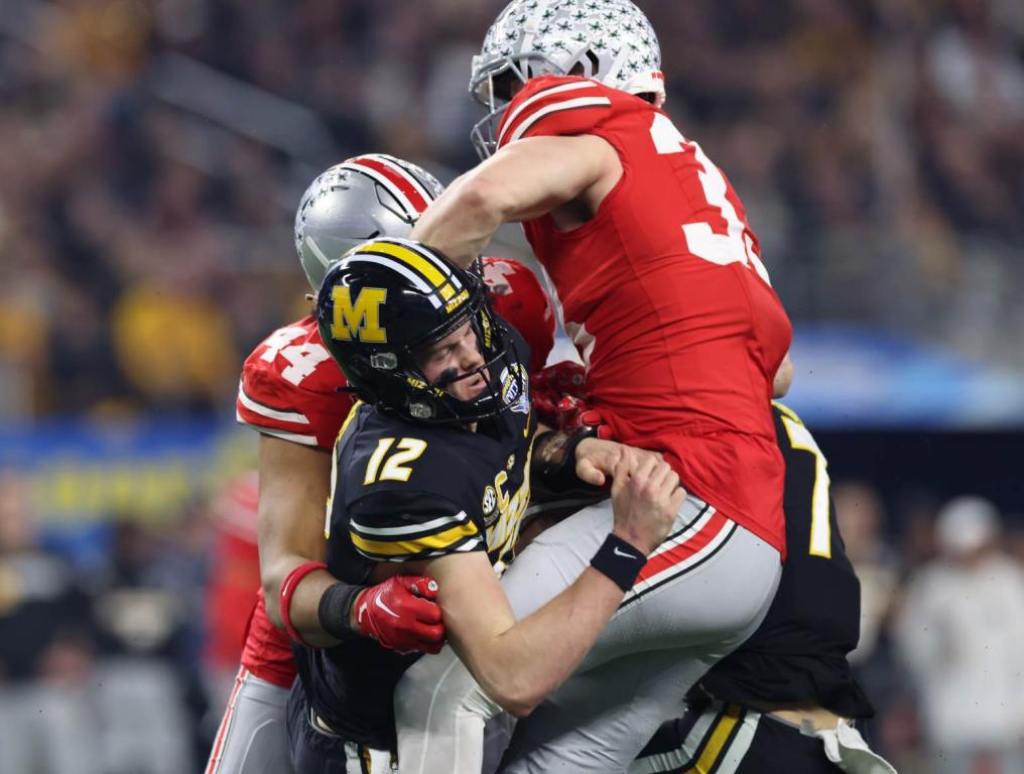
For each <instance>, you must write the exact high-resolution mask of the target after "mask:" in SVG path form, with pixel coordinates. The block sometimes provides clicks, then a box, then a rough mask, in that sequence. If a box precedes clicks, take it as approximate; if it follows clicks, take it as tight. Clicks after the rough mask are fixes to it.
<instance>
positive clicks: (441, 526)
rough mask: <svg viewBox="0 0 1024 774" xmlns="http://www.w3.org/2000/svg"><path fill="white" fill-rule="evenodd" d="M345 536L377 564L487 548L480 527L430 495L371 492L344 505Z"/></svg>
mask: <svg viewBox="0 0 1024 774" xmlns="http://www.w3.org/2000/svg"><path fill="white" fill-rule="evenodd" d="M348 532H349V538H350V539H351V541H352V545H353V547H354V548H355V549H356V551H358V552H359V553H360V554H362V555H363V556H365V557H366V558H367V559H371V560H373V561H378V562H381V561H388V562H404V561H410V560H414V559H427V558H431V557H436V556H443V555H445V554H452V553H467V552H470V551H482V550H485V548H486V539H485V534H484V531H483V529H481V525H479V524H478V523H477V522H476V520H475V519H474V518H473V517H472V516H471V515H470V514H468V513H466V511H465V510H464V509H462V508H460V507H459V506H458V505H456V504H455V503H454V502H452V501H451V500H448V499H447V498H445V497H443V496H441V495H438V494H436V493H433V492H415V491H411V490H410V491H404V490H396V489H386V490H379V491H376V492H372V493H370V494H368V495H366V496H364V497H362V498H360V499H359V500H357V501H355V502H354V503H353V504H352V505H351V506H350V507H349V509H348Z"/></svg>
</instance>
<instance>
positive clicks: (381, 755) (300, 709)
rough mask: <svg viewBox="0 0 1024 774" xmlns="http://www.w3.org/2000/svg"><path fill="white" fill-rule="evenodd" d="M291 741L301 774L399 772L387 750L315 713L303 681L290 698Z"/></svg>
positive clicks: (289, 721)
mask: <svg viewBox="0 0 1024 774" xmlns="http://www.w3.org/2000/svg"><path fill="white" fill-rule="evenodd" d="M288 743H289V746H290V748H291V750H290V752H291V762H292V768H293V769H294V770H295V772H296V773H297V774H299V773H300V772H301V774H395V772H397V771H398V765H397V763H396V761H395V758H394V756H393V755H392V754H391V753H390V752H388V751H387V750H374V749H371V748H369V747H367V746H365V745H362V744H358V743H357V742H350V741H347V740H346V739H344V738H343V737H341V736H339V735H337V734H335V733H333V732H332V731H331V729H329V728H327V727H326V726H324V725H323V723H322V721H320V719H319V718H317V716H316V715H315V714H314V713H313V712H312V710H311V708H310V706H309V702H308V701H307V700H306V694H305V693H304V692H303V690H302V684H301V683H300V682H299V681H296V682H295V685H293V686H292V692H291V695H290V696H289V697H288Z"/></svg>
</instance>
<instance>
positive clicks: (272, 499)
mask: <svg viewBox="0 0 1024 774" xmlns="http://www.w3.org/2000/svg"><path fill="white" fill-rule="evenodd" d="M330 472H331V455H330V454H329V453H328V452H326V451H322V450H320V449H319V448H316V447H311V446H302V445H300V444H297V443H292V442H291V441H284V440H281V439H279V438H274V437H272V436H269V435H261V436H260V451H259V479H260V499H259V545H260V574H261V577H262V581H263V593H264V594H265V595H266V603H267V614H268V615H269V617H270V620H271V621H272V622H273V623H274V625H276V626H278V627H281V628H283V627H284V622H283V620H282V618H281V607H280V600H281V586H282V584H283V583H284V582H285V579H286V578H288V577H289V576H290V575H291V574H292V572H293V571H294V570H296V568H298V567H300V566H302V565H304V564H306V563H307V562H322V561H323V559H324V550H325V543H324V536H323V520H324V516H323V514H324V504H325V503H326V502H327V496H328V494H329V488H330V483H329V482H330ZM335 582H336V579H335V578H334V576H332V575H331V574H330V573H329V572H327V571H326V570H316V571H314V572H311V573H309V574H308V575H306V576H305V577H304V578H303V579H302V580H301V582H300V583H299V584H298V585H297V586H296V587H295V590H294V592H293V593H292V596H291V604H290V607H289V613H290V618H291V622H292V625H293V626H294V627H295V629H296V631H298V632H299V634H301V635H302V638H303V639H304V640H305V641H306V642H307V643H309V644H310V645H321V646H322V645H332V644H335V643H336V642H337V639H335V638H334V637H331V636H330V635H328V634H327V633H326V632H324V631H323V629H322V628H321V626H320V622H319V619H318V613H317V611H318V606H319V604H320V598H321V597H322V596H323V593H324V591H326V590H327V589H328V588H329V587H330V586H331V585H333V584H334V583H335Z"/></svg>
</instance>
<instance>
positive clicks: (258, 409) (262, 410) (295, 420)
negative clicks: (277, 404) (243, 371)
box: [238, 383, 309, 425]
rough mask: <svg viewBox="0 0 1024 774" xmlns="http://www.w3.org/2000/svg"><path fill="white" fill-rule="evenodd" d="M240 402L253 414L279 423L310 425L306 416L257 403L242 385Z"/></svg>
mask: <svg viewBox="0 0 1024 774" xmlns="http://www.w3.org/2000/svg"><path fill="white" fill-rule="evenodd" d="M238 402H239V403H241V404H242V405H243V406H245V407H246V408H247V409H249V411H251V412H252V413H253V414H259V415H260V416H261V417H267V418H268V419H276V420H277V421H278V422H291V423H292V424H293V425H308V424H309V420H308V419H307V418H306V415H305V414H300V413H298V412H295V411H278V410H277V409H273V408H270V406H264V405H263V404H262V403H257V402H256V401H254V400H253V399H252V398H250V397H249V396H248V395H246V394H245V389H244V388H243V387H242V384H241V383H239V385H238Z"/></svg>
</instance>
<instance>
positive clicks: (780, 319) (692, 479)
mask: <svg viewBox="0 0 1024 774" xmlns="http://www.w3.org/2000/svg"><path fill="white" fill-rule="evenodd" d="M583 134H591V135H595V136H598V137H601V138H602V139H604V140H605V141H606V142H608V143H609V144H610V145H611V146H612V147H613V148H614V149H615V151H616V152H617V153H618V155H619V158H620V160H621V162H622V168H623V174H622V178H621V180H620V181H619V182H618V183H617V185H616V186H615V188H614V189H613V190H612V191H611V192H610V193H609V194H608V196H607V197H606V198H605V200H604V201H603V202H602V204H601V207H600V208H599V210H598V212H597V215H596V217H594V218H593V219H592V220H590V221H588V222H587V223H586V224H584V225H583V226H581V227H579V228H576V229H573V230H570V231H561V230H559V229H558V228H557V227H556V226H555V225H554V223H553V221H552V219H551V218H550V216H544V217H541V218H538V219H536V220H533V221H530V222H528V223H525V224H524V229H525V231H526V236H527V238H528V239H529V241H530V244H531V245H532V246H533V249H534V252H535V254H536V255H537V258H538V259H539V260H540V261H541V263H542V264H543V265H544V268H545V269H547V271H548V273H549V274H550V276H551V278H552V280H553V282H554V284H555V288H556V291H557V294H558V301H560V302H561V307H562V310H563V313H564V317H565V326H566V330H567V331H568V333H569V335H570V336H572V338H573V340H574V342H575V343H576V346H577V348H578V349H579V351H580V353H581V355H582V357H583V359H584V362H585V363H586V364H587V367H588V375H587V385H588V397H589V400H590V401H591V402H592V404H593V405H594V407H595V408H596V409H598V410H599V411H600V414H601V416H602V418H603V419H604V420H605V421H606V422H607V423H608V424H609V425H610V426H611V428H612V430H613V432H614V433H615V437H616V438H618V439H619V440H621V441H623V442H625V443H630V444H633V445H636V446H640V447H643V448H648V449H655V450H660V451H663V452H665V454H666V457H667V458H668V459H669V460H670V461H671V462H672V463H673V466H674V467H675V469H676V470H677V471H678V473H679V474H680V477H681V478H682V481H683V482H684V484H685V486H686V487H687V488H688V489H689V490H691V491H692V492H694V493H695V494H697V495H698V496H700V497H701V498H703V499H705V500H707V501H708V502H709V503H711V504H712V505H714V506H715V507H716V508H718V509H719V510H720V511H722V512H723V513H724V514H726V515H728V516H729V517H731V518H733V519H734V520H735V521H736V522H738V523H739V524H741V525H743V526H744V527H746V528H747V529H749V530H750V531H752V532H754V533H755V534H756V535H758V536H759V537H761V538H762V539H763V540H766V541H767V542H769V543H770V544H771V545H773V546H775V547H776V548H778V549H779V550H780V551H784V548H785V529H784V522H783V515H782V488H783V474H784V470H783V462H782V457H781V455H780V453H779V450H778V446H777V444H776V443H775V429H774V426H773V424H772V413H771V391H772V378H773V376H774V374H775V370H776V368H777V367H778V365H779V363H780V362H781V361H782V358H783V356H784V355H785V353H786V351H787V350H788V349H789V344H790V339H791V337H792V328H791V326H790V322H789V319H788V317H787V316H786V313H785V310H784V309H783V307H782V304H781V302H780V301H779V299H778V296H776V294H775V292H774V291H773V290H772V288H771V285H770V284H769V281H768V274H767V272H766V271H765V268H764V266H763V264H762V263H761V260H760V257H759V252H758V242H757V237H756V236H755V234H754V232H753V230H752V229H751V228H750V225H749V224H748V223H747V219H746V214H745V212H744V209H743V204H742V203H741V202H740V200H739V197H738V196H737V195H736V192H735V191H734V190H733V188H732V186H731V185H730V184H729V181H728V180H726V178H725V176H724V175H723V174H722V172H721V171H720V170H719V169H718V167H716V166H715V165H714V164H713V163H712V162H711V160H710V159H708V157H707V156H706V155H705V154H704V152H703V150H701V148H700V146H699V145H697V143H695V142H693V141H691V140H688V139H686V138H685V137H683V135H682V134H680V133H679V131H678V130H677V129H676V128H675V126H674V125H673V124H672V122H671V120H670V119H669V118H668V116H666V115H665V114H664V113H663V112H662V111H660V110H658V109H657V108H655V107H654V106H653V105H651V104H650V103H648V102H646V101H645V100H643V99H641V98H639V97H635V96H632V95H630V94H627V93H625V92H623V91H618V90H616V89H611V88H608V87H606V86H604V85H602V84H600V83H597V82H596V81H593V80H589V79H585V78H575V77H558V76H545V77H539V78H534V79H531V80H530V81H529V82H528V83H527V84H526V86H525V87H524V88H523V90H522V91H520V92H519V94H517V95H516V97H515V99H514V100H513V101H512V103H511V104H510V105H509V106H508V109H507V110H506V112H505V115H504V117H503V119H502V123H501V126H500V127H499V130H498V137H499V139H498V144H499V146H504V145H507V144H509V143H511V142H515V141H517V140H519V139H523V138H529V137H536V136H542V135H583Z"/></svg>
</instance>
